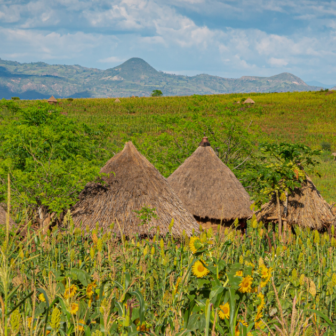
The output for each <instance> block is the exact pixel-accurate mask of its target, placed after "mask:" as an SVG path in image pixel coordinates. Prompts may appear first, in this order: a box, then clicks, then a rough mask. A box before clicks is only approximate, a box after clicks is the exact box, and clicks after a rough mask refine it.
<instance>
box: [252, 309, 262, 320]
mask: <svg viewBox="0 0 336 336" xmlns="http://www.w3.org/2000/svg"><path fill="white" fill-rule="evenodd" d="M262 317H263V314H262V312H261V311H258V313H257V315H256V317H255V318H254V321H258V320H260V319H261V318H262Z"/></svg>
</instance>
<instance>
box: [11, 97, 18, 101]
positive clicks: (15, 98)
mask: <svg viewBox="0 0 336 336" xmlns="http://www.w3.org/2000/svg"><path fill="white" fill-rule="evenodd" d="M12 100H20V97H12Z"/></svg>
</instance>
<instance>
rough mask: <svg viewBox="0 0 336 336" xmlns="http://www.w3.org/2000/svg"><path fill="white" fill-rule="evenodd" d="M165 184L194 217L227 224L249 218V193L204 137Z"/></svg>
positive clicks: (250, 212) (250, 213)
mask: <svg viewBox="0 0 336 336" xmlns="http://www.w3.org/2000/svg"><path fill="white" fill-rule="evenodd" d="M168 182H169V184H170V185H171V186H172V188H173V189H174V191H175V192H176V193H177V195H178V196H179V198H180V199H181V201H182V202H183V204H184V205H185V207H186V208H187V210H189V211H190V212H191V213H192V214H193V215H194V216H198V217H201V218H209V219H218V220H223V221H230V220H232V219H236V218H239V219H245V218H248V217H250V216H251V215H252V211H251V210H250V205H251V202H250V197H249V195H248V193H247V192H246V190H245V189H244V187H243V186H242V184H241V183H240V182H239V181H238V179H237V178H236V177H235V175H234V174H233V173H232V171H231V170H230V169H229V168H228V167H227V166H226V165H225V164H224V163H223V162H222V161H221V160H220V159H219V158H218V156H217V155H216V153H215V152H214V150H213V149H212V148H211V146H210V143H209V142H208V140H207V138H206V137H204V138H203V140H202V142H201V143H200V146H199V147H198V148H197V149H196V151H195V152H194V153H193V154H192V155H191V156H190V157H189V158H188V159H186V160H185V161H184V163H183V164H182V165H181V166H180V167H179V168H177V169H176V171H175V172H174V173H173V174H172V175H171V176H169V177H168Z"/></svg>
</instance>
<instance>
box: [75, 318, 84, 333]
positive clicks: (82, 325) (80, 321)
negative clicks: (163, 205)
mask: <svg viewBox="0 0 336 336" xmlns="http://www.w3.org/2000/svg"><path fill="white" fill-rule="evenodd" d="M84 326H85V321H84V320H79V321H78V325H77V330H78V331H84Z"/></svg>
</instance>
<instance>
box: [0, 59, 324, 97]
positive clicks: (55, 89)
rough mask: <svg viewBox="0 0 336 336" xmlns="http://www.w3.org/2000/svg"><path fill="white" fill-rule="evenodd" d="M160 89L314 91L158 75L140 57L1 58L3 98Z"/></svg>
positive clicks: (281, 78) (265, 82)
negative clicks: (97, 64)
mask: <svg viewBox="0 0 336 336" xmlns="http://www.w3.org/2000/svg"><path fill="white" fill-rule="evenodd" d="M155 89H160V90H161V91H162V92H163V93H164V95H169V96H174V95H191V94H219V93H235V92H287V91H314V90H319V89H320V88H319V87H314V86H309V85H307V84H306V83H305V82H304V81H302V80H301V79H300V78H298V77H296V76H294V75H292V74H290V73H282V74H279V75H276V76H272V77H251V76H245V77H241V78H238V79H230V78H222V77H217V76H210V75H206V74H201V75H197V76H191V77H190V76H181V75H172V74H167V73H164V72H161V71H157V70H156V69H154V68H153V67H151V66H150V65H149V64H148V63H147V62H145V61H144V60H142V59H140V58H131V59H129V60H128V61H126V62H124V63H123V64H121V65H119V66H117V67H114V68H111V69H107V70H99V69H92V68H85V67H82V66H80V65H49V64H46V63H43V62H37V63H19V62H13V61H5V60H1V59H0V99H1V98H6V99H9V98H11V97H12V96H18V97H20V98H22V99H38V98H46V97H48V96H50V95H54V96H55V97H74V98H85V97H128V96H131V95H136V96H149V95H150V94H151V92H152V91H153V90H155Z"/></svg>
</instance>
